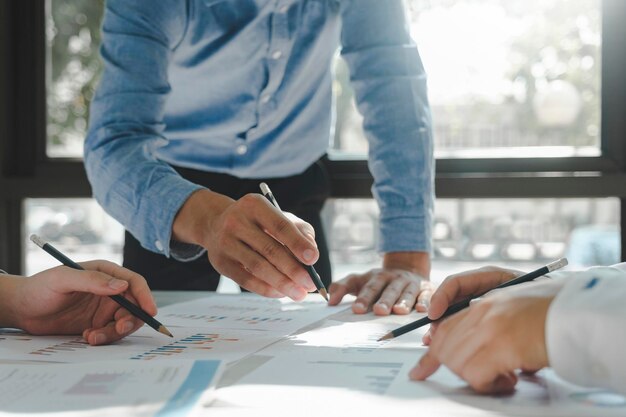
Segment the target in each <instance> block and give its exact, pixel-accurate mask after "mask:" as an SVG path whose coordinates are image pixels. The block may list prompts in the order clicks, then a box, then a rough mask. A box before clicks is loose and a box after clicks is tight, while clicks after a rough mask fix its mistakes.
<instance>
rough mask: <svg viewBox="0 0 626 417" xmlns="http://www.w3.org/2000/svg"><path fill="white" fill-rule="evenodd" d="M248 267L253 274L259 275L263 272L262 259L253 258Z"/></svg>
mask: <svg viewBox="0 0 626 417" xmlns="http://www.w3.org/2000/svg"><path fill="white" fill-rule="evenodd" d="M246 269H248V271H250V273H251V274H252V275H254V276H256V277H258V276H260V275H261V274H262V269H263V263H262V262H261V260H260V259H252V260H250V261H249V262H248V264H247V265H246Z"/></svg>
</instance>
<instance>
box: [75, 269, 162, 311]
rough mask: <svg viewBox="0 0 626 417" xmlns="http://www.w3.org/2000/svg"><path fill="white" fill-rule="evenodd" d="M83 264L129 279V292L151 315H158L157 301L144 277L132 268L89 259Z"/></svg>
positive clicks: (118, 277) (116, 276)
mask: <svg viewBox="0 0 626 417" xmlns="http://www.w3.org/2000/svg"><path fill="white" fill-rule="evenodd" d="M82 265H83V267H84V268H85V269H94V270H97V271H100V272H104V273H105V274H107V275H110V276H113V277H115V278H117V279H122V280H124V281H127V282H128V283H129V292H130V293H131V294H132V295H133V296H134V297H135V299H136V304H138V305H139V306H140V307H141V308H142V309H143V310H144V311H145V312H146V313H148V314H150V315H151V316H155V315H156V313H157V307H156V302H155V301H154V297H153V296H152V293H151V292H150V287H149V286H148V283H147V282H146V280H145V278H144V277H142V276H141V275H139V274H138V273H136V272H133V271H131V270H130V269H127V268H124V267H122V266H120V265H117V264H115V263H113V262H108V261H102V260H98V261H89V262H84V263H82Z"/></svg>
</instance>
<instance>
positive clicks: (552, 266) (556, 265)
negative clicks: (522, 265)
mask: <svg viewBox="0 0 626 417" xmlns="http://www.w3.org/2000/svg"><path fill="white" fill-rule="evenodd" d="M565 265H567V259H566V258H561V259H559V260H558V261H554V262H552V263H549V264H548V265H546V266H542V267H541V268H539V269H536V270H534V271H532V272H529V273H527V274H524V275H522V276H519V277H517V278H514V279H512V280H509V281H506V282H503V283H502V284H500V285H498V286H497V287H495V288H493V289H494V290H495V289H500V288H506V287H510V286H512V285H517V284H521V283H523V282H528V281H532V280H534V279H535V278H539V277H540V276H542V275H545V274H547V273H548V272H552V271H554V270H557V269H560V268H563V267H564V266H565ZM489 291H491V290H488V291H485V292H483V293H480V294H476V295H472V296H470V297H467V298H465V299H463V300H461V301H459V302H458V303H455V304H452V305H451V306H450V307H448V309H447V310H446V311H445V312H444V313H443V315H442V316H441V317H439V318H438V319H437V320H432V319H431V318H429V317H428V316H426V317H422V318H421V319H419V320H415V321H413V322H411V323H409V324H405V325H404V326H402V327H398V328H397V329H395V330H392V331H390V332H389V333H387V334H386V335H384V336H383V337H381V338H380V339H378V341H379V342H380V341H381V340H388V339H393V338H394V337H398V336H401V335H403V334H405V333H408V332H410V331H412V330H415V329H419V328H420V327H422V326H425V325H427V324H430V323H432V322H433V321H438V320H441V319H443V318H445V317H448V316H451V315H452V314H454V313H458V312H459V311H461V310H463V309H464V308H467V307H469V305H470V302H471V301H472V300H473V299H475V298H478V297H480V296H483V295H485V294H486V293H488V292H489Z"/></svg>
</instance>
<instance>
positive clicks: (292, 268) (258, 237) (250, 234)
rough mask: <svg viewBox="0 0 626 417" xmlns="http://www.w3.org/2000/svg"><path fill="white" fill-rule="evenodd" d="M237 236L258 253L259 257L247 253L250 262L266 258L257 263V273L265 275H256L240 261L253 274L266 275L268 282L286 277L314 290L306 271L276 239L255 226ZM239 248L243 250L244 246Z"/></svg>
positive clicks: (299, 285)
mask: <svg viewBox="0 0 626 417" xmlns="http://www.w3.org/2000/svg"><path fill="white" fill-rule="evenodd" d="M239 238H240V239H241V241H242V242H243V244H245V245H246V246H247V247H248V248H250V249H252V250H253V251H254V252H256V253H257V254H258V255H260V257H258V256H252V255H251V254H249V255H248V256H249V257H250V258H249V261H250V262H252V261H253V262H260V261H261V259H262V258H264V259H265V260H266V262H264V263H263V264H262V265H259V268H262V270H260V271H258V272H259V274H267V275H257V274H256V272H255V271H253V270H251V269H250V268H249V267H248V265H247V264H246V263H245V262H242V264H243V265H244V266H246V267H247V268H248V269H250V270H251V272H252V273H253V274H255V275H257V276H258V277H268V278H269V280H268V282H269V281H270V280H274V279H276V280H281V281H282V279H283V278H286V279H288V280H291V281H293V282H294V283H295V284H296V285H297V286H298V287H302V288H304V289H305V290H308V291H314V290H315V285H314V284H313V281H312V280H311V277H310V276H309V274H308V272H307V271H306V270H305V269H304V267H303V266H302V264H301V263H300V262H299V261H298V260H297V259H296V258H295V257H294V256H293V254H292V253H291V252H289V250H288V249H287V248H286V247H285V246H283V244H282V243H280V242H279V241H278V240H276V239H274V238H273V237H272V236H270V235H269V234H267V233H265V232H263V231H261V230H260V229H258V228H256V227H250V228H247V229H244V230H242V231H241V232H240V236H239ZM241 250H242V251H243V250H245V248H244V249H241ZM238 257H239V256H238ZM240 260H241V258H240Z"/></svg>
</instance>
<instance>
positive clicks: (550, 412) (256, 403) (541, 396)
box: [154, 291, 626, 417]
mask: <svg viewBox="0 0 626 417" xmlns="http://www.w3.org/2000/svg"><path fill="white" fill-rule="evenodd" d="M154 294H155V298H156V301H157V304H158V305H159V306H160V307H163V306H166V305H170V304H173V303H177V302H182V301H188V300H193V299H198V298H203V297H207V296H208V297H215V296H218V297H219V296H220V295H219V294H215V293H210V292H185V291H155V292H154ZM344 318H345V317H344ZM380 320H387V323H389V321H390V320H391V321H393V320H396V321H397V322H398V323H404V322H406V321H407V318H406V317H404V318H402V317H399V316H395V317H388V318H377V317H375V316H373V315H368V316H365V317H363V316H361V317H357V316H354V318H350V317H348V318H347V319H346V321H348V322H353V323H350V324H355V323H358V322H365V321H367V322H369V323H372V321H380ZM327 322H328V320H323V321H322V322H320V323H318V324H316V325H315V326H314V327H318V328H319V327H321V328H324V327H325V325H327ZM334 323H336V322H334ZM305 330H306V329H305ZM297 333H301V332H297ZM415 337H416V338H417V335H416V336H415ZM321 349H322V348H318V349H317V350H316V349H315V348H311V347H306V348H303V349H302V352H301V353H300V354H296V355H294V354H293V352H291V353H288V354H286V356H285V357H278V356H275V353H274V356H271V355H267V354H264V353H265V352H264V351H265V350H266V349H263V350H261V351H259V352H258V353H257V354H255V355H252V356H250V357H247V358H245V359H243V360H240V361H239V362H237V363H235V364H233V365H231V366H229V367H228V368H227V370H226V372H225V373H224V375H223V377H222V379H221V381H220V383H219V384H218V390H217V391H216V400H215V401H214V402H213V403H212V404H211V406H210V407H207V408H205V409H204V411H205V413H204V414H203V415H211V416H221V415H229V416H230V415H246V416H247V415H251V408H253V409H254V411H252V412H253V413H254V414H255V415H283V414H284V415H287V414H290V415H292V414H296V415H316V416H317V415H327V414H330V415H335V414H337V415H339V414H341V415H346V413H350V414H355V415H363V416H366V415H379V414H383V413H384V414H386V415H391V414H395V412H398V414H399V413H402V414H410V415H419V416H533V417H537V416H563V417H565V416H622V417H624V416H626V400H625V399H624V398H623V397H621V396H617V395H615V394H611V393H607V392H604V391H601V390H592V389H584V388H580V387H575V386H572V385H570V384H567V383H565V382H564V381H562V380H560V379H559V378H558V377H557V376H556V375H555V374H554V373H553V372H552V371H551V370H549V369H548V370H544V371H541V372H540V373H539V374H538V375H536V376H534V377H522V380H521V382H520V383H519V384H518V389H517V391H516V392H515V393H514V394H513V395H510V396H503V397H489V396H478V395H476V394H474V393H473V392H471V390H469V389H468V388H467V387H466V386H465V385H464V384H463V383H462V381H460V380H458V379H457V378H456V377H455V376H454V375H452V374H451V373H450V372H449V371H448V370H447V369H445V368H442V370H440V371H439V372H438V373H437V374H435V376H434V377H433V378H432V380H431V381H430V382H425V383H418V382H413V381H409V380H408V376H407V373H408V370H410V369H411V367H412V366H413V365H414V364H415V363H416V362H417V360H418V359H419V357H420V356H421V354H422V353H423V351H424V349H425V348H423V347H421V348H420V347H418V348H412V349H406V350H395V351H394V350H392V349H390V350H387V351H386V352H376V355H379V356H378V358H379V360H381V358H382V359H385V358H387V359H388V360H389V361H394V360H395V361H396V362H398V361H400V362H402V369H400V371H399V372H398V374H397V376H396V377H395V381H394V382H393V383H392V384H391V386H390V387H389V389H388V390H387V392H385V393H384V394H382V395H381V394H375V393H372V392H367V391H365V390H359V389H358V388H357V389H355V388H354V387H351V386H349V385H348V384H347V383H346V378H345V376H346V375H345V374H344V375H343V376H342V375H341V374H340V373H336V374H331V373H329V374H327V377H328V379H327V381H326V383H325V384H319V382H315V381H319V380H320V377H319V375H317V376H314V375H306V374H301V375H293V373H291V372H289V369H287V370H285V369H284V367H290V366H293V367H294V368H295V367H296V366H297V364H298V363H303V362H298V361H299V360H300V361H302V360H303V359H302V358H306V359H307V360H309V359H311V360H314V359H316V358H315V356H316V355H318V356H319V355H322V356H323V354H322V353H317V352H322V350H321ZM275 350H276V349H275V348H274V351H275ZM274 358H277V359H274ZM271 360H275V361H284V367H280V366H277V362H273V364H274V366H275V368H271V367H270V370H269V371H267V370H266V371H264V369H265V368H267V364H268V363H269V361H271ZM278 363H280V362H278ZM294 364H295V365H294ZM294 368H291V369H294ZM271 369H274V370H273V371H272V370H271ZM295 369H299V368H295ZM344 370H345V372H346V373H347V372H349V369H348V368H344ZM267 372H273V374H268V373H267ZM337 372H338V371H337ZM355 372H356V371H355ZM283 374H284V375H290V377H285V376H284V375H283ZM263 375H266V376H268V375H269V376H270V377H271V378H268V379H271V382H269V381H268V380H264V379H263ZM281 375H282V376H281ZM281 378H282V380H284V382H280V381H281ZM347 380H349V378H347ZM277 381H278V382H277ZM311 381H313V382H311Z"/></svg>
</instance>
